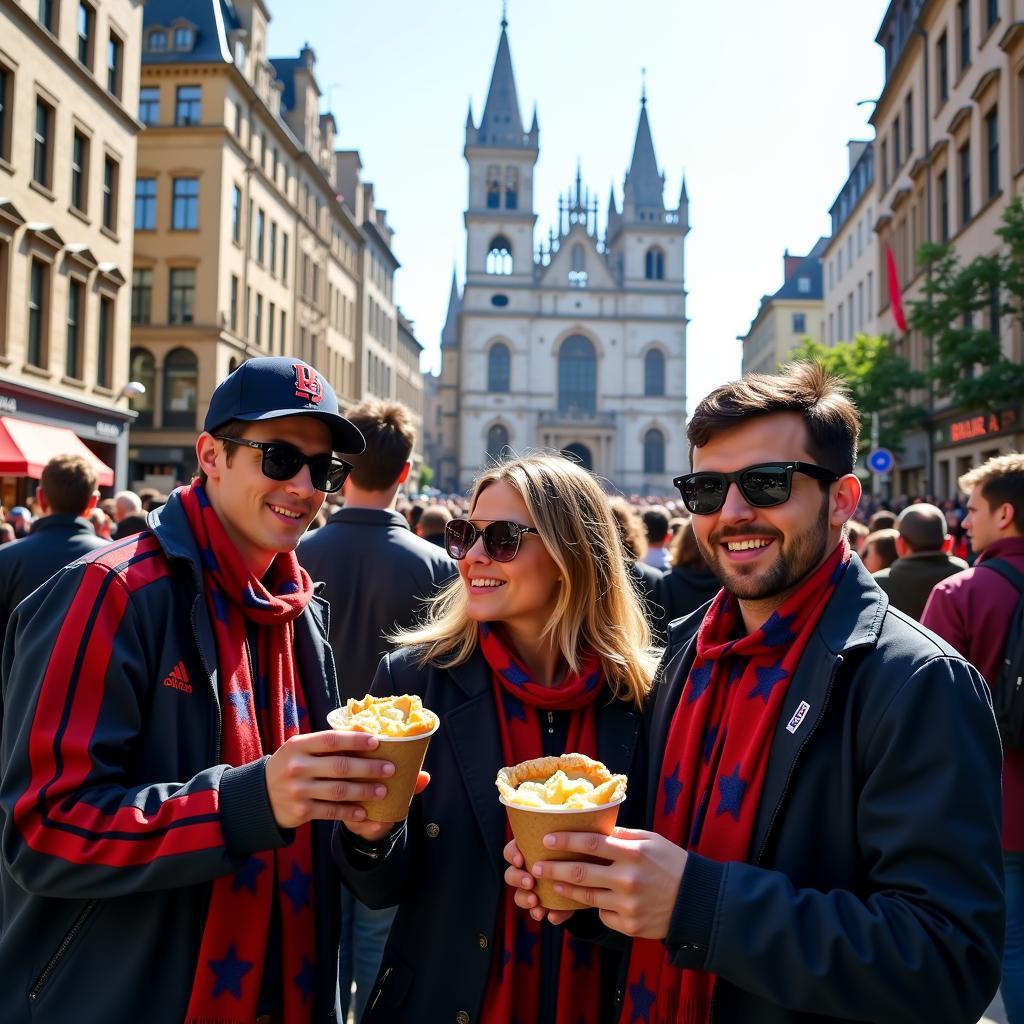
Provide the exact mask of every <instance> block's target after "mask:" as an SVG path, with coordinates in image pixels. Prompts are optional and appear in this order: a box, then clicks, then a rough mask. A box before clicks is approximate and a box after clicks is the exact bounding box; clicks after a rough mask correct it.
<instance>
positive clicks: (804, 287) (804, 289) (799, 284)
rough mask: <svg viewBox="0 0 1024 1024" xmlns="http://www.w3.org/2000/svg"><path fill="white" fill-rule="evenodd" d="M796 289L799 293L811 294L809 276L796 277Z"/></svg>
mask: <svg viewBox="0 0 1024 1024" xmlns="http://www.w3.org/2000/svg"><path fill="white" fill-rule="evenodd" d="M796 290H797V291H798V292H799V293H800V294H801V295H810V294H811V279H810V278H809V277H798V278H797V279H796Z"/></svg>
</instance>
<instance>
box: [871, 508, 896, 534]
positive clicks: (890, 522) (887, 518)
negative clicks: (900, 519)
mask: <svg viewBox="0 0 1024 1024" xmlns="http://www.w3.org/2000/svg"><path fill="white" fill-rule="evenodd" d="M896 520H897V516H896V513H895V512H893V511H892V510H891V509H888V508H880V509H878V511H877V512H875V513H873V514H872V516H871V518H870V519H869V520H868V531H869V533H877V532H878V531H879V530H895V529H896Z"/></svg>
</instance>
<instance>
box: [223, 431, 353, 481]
mask: <svg viewBox="0 0 1024 1024" xmlns="http://www.w3.org/2000/svg"><path fill="white" fill-rule="evenodd" d="M213 436H214V437H215V438H217V440H218V441H230V442H231V444H244V445H248V446H249V447H250V448H255V449H257V451H259V452H262V454H263V462H262V465H261V469H262V470H263V475H264V476H265V477H269V478H270V479H271V480H291V479H292V477H294V476H295V474H296V473H298V472H299V470H300V469H302V467H303V466H309V479H310V482H311V483H312V484H313V486H314V487H315V488H316V489H317V490H318V491H326V492H327V493H328V494H333V493H334V492H335V491H339V490H341V485H342V484H343V483H344V482H345V481H346V480H347V479H348V475H349V473H351V472H352V467H351V466H350V465H349V464H348V463H347V462H343V461H342V460H341V459H336V458H335V457H334V456H333V455H328V454H319V455H306V454H305V453H304V452H301V451H299V449H298V448H296V447H295V445H293V444H289V443H288V442H287V441H250V440H249V439H248V438H246V437H227V436H225V435H223V434H214V435H213Z"/></svg>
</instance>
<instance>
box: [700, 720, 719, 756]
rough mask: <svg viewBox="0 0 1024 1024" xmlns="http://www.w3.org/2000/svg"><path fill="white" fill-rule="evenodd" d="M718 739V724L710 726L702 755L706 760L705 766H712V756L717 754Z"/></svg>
mask: <svg viewBox="0 0 1024 1024" xmlns="http://www.w3.org/2000/svg"><path fill="white" fill-rule="evenodd" d="M717 739H718V723H717V722H716V723H715V724H714V725H709V726H708V731H707V732H706V733H704V749H703V750H702V751H701V754H702V756H703V758H704V763H705V764H711V755H712V754H713V753H714V752H715V740H717Z"/></svg>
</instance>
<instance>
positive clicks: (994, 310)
mask: <svg viewBox="0 0 1024 1024" xmlns="http://www.w3.org/2000/svg"><path fill="white" fill-rule="evenodd" d="M1001 314H1002V302H1001V300H1000V296H999V288H998V287H994V288H990V289H989V292H988V329H989V331H990V332H991V334H992V337H993V338H995V339H996V341H998V340H999V318H1000V316H1001Z"/></svg>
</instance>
